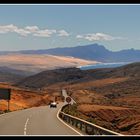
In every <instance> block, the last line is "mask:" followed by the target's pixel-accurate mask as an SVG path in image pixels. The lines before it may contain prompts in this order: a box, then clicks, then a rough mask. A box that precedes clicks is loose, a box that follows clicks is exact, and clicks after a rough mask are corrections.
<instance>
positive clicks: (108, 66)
mask: <svg viewBox="0 0 140 140" xmlns="http://www.w3.org/2000/svg"><path fill="white" fill-rule="evenodd" d="M130 63H131V62H117V63H97V64H93V65H85V66H79V67H78V68H80V69H81V70H89V69H97V68H115V67H120V66H123V65H127V64H130Z"/></svg>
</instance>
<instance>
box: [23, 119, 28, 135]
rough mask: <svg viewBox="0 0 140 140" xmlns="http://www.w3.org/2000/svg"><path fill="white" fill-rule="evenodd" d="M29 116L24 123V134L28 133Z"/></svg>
mask: <svg viewBox="0 0 140 140" xmlns="http://www.w3.org/2000/svg"><path fill="white" fill-rule="evenodd" d="M28 121H29V118H27V120H26V123H25V125H24V135H27V124H28Z"/></svg>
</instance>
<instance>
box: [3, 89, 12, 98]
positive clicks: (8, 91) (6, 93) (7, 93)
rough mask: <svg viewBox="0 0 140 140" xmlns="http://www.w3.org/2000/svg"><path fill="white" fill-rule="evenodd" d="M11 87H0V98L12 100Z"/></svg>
mask: <svg viewBox="0 0 140 140" xmlns="http://www.w3.org/2000/svg"><path fill="white" fill-rule="evenodd" d="M10 95H11V89H5V88H0V100H10V97H11V96H10Z"/></svg>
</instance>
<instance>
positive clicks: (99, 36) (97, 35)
mask: <svg viewBox="0 0 140 140" xmlns="http://www.w3.org/2000/svg"><path fill="white" fill-rule="evenodd" d="M76 38H78V39H86V40H89V41H103V40H104V41H111V40H116V39H123V38H122V37H113V36H111V35H108V34H104V33H92V34H85V35H77V36H76Z"/></svg>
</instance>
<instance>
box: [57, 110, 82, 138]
mask: <svg viewBox="0 0 140 140" xmlns="http://www.w3.org/2000/svg"><path fill="white" fill-rule="evenodd" d="M60 110H61V108H60V109H59V110H58V112H57V118H58V120H59V121H61V122H62V123H63V124H65V125H66V126H67V127H69V128H70V129H72V130H73V131H75V132H76V133H78V134H79V135H81V136H84V135H83V134H82V133H80V132H78V131H77V130H75V129H74V128H72V127H71V126H69V125H68V124H67V123H65V122H64V121H63V120H62V119H60V118H59V112H60Z"/></svg>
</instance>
